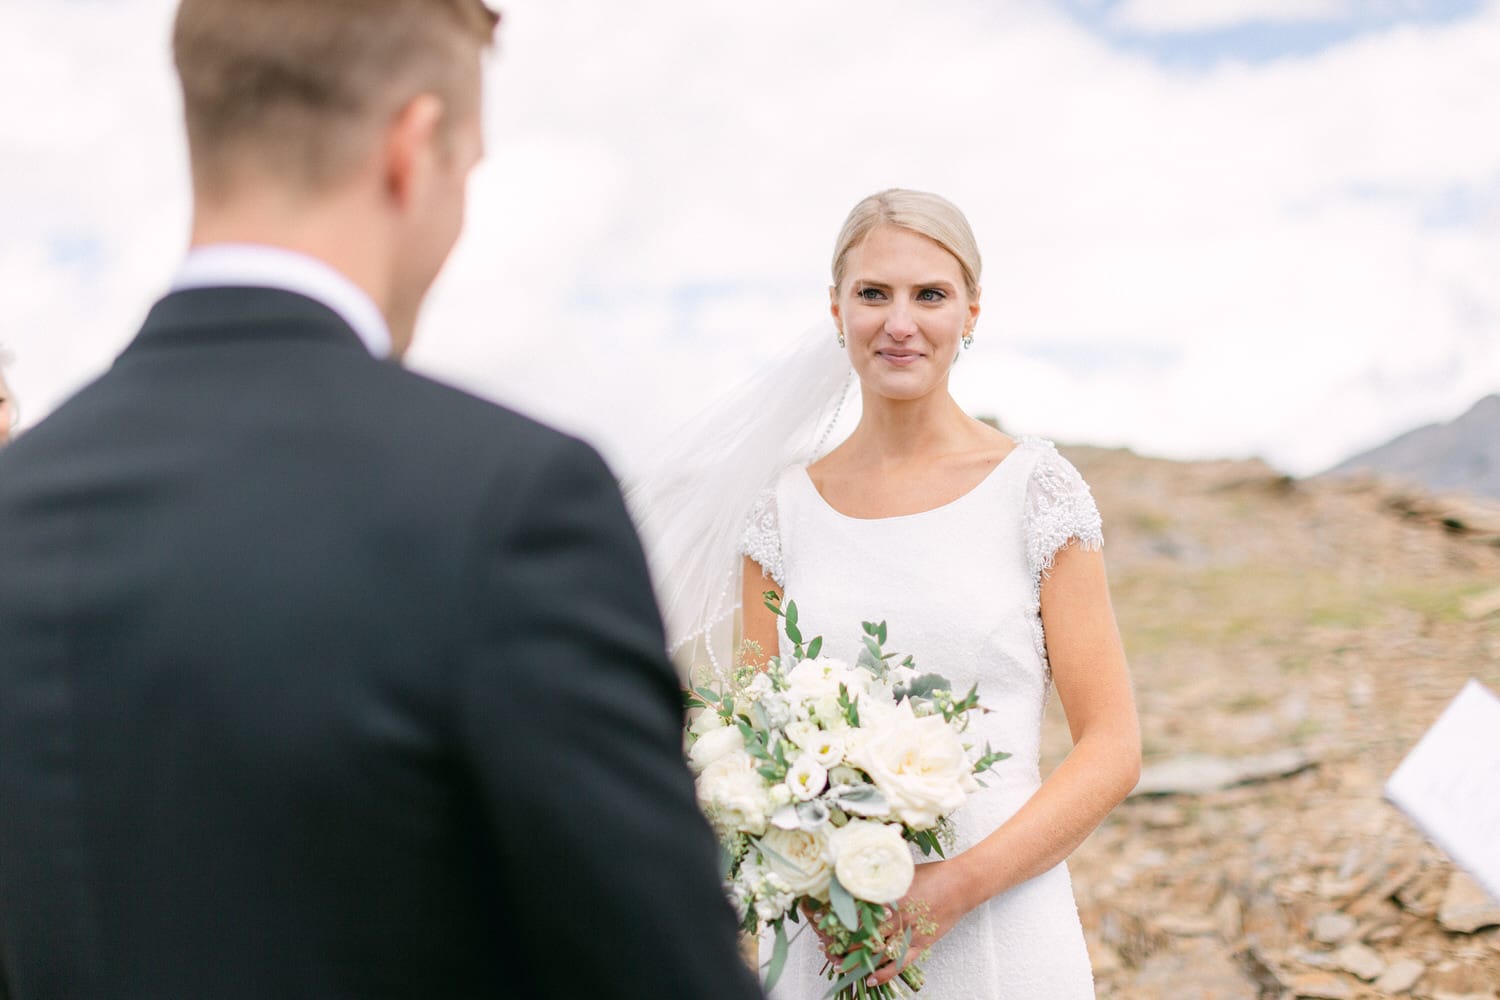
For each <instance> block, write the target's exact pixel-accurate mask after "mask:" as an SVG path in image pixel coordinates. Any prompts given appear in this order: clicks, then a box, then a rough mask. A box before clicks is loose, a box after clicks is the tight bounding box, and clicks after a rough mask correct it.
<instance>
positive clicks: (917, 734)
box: [850, 702, 979, 830]
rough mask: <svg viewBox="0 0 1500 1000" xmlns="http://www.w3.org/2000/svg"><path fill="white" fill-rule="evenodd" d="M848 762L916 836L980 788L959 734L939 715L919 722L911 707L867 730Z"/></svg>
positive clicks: (892, 714)
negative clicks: (873, 785)
mask: <svg viewBox="0 0 1500 1000" xmlns="http://www.w3.org/2000/svg"><path fill="white" fill-rule="evenodd" d="M850 760H851V761H852V762H853V763H855V764H857V765H859V766H860V767H862V768H864V770H865V773H867V774H868V775H869V776H870V779H871V780H872V781H874V782H875V787H876V788H878V789H880V791H881V792H882V793H883V794H884V795H885V798H886V801H887V802H889V803H890V806H891V813H892V815H894V816H895V817H896V818H898V819H900V820H901V822H903V823H905V824H906V825H907V826H909V827H911V828H912V829H914V830H927V829H931V828H932V827H933V826H935V825H937V821H938V820H939V819H941V818H943V817H944V816H946V815H947V814H948V813H951V812H952V811H953V810H955V809H957V808H958V807H959V806H961V805H963V803H964V800H965V799H966V798H968V796H969V793H971V792H973V791H974V790H975V789H977V788H978V787H979V784H978V782H976V781H975V780H974V775H973V772H972V765H971V764H970V763H969V758H968V755H967V754H966V753H965V752H964V745H963V741H962V740H960V739H959V737H958V734H957V733H955V732H954V731H953V729H952V728H951V727H950V726H949V725H948V723H947V722H946V721H945V720H944V719H943V717H942V716H941V715H929V716H923V717H920V718H919V717H917V716H916V715H914V714H913V712H912V709H911V703H910V702H902V703H901V705H900V707H899V708H898V709H897V710H896V711H894V712H892V713H891V715H890V717H889V718H887V719H885V720H884V721H883V722H882V723H881V724H880V725H879V726H877V727H874V728H871V729H868V730H866V731H865V734H864V738H863V740H862V741H861V742H860V743H859V744H858V746H856V747H855V748H854V749H853V750H851V751H850Z"/></svg>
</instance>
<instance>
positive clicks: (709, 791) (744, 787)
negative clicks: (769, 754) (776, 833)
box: [698, 750, 771, 837]
mask: <svg viewBox="0 0 1500 1000" xmlns="http://www.w3.org/2000/svg"><path fill="white" fill-rule="evenodd" d="M698 804H699V806H701V807H702V809H703V812H704V814H705V815H707V816H708V818H709V819H710V820H711V821H712V822H713V823H714V824H715V825H716V826H718V827H719V828H720V829H721V830H728V831H731V832H737V833H748V834H750V835H751V836H753V837H759V836H760V835H761V834H763V833H765V832H766V820H767V819H768V818H769V817H770V815H771V794H770V792H769V791H768V790H767V789H766V782H765V779H764V778H762V777H761V776H760V773H759V772H758V771H757V770H756V765H755V761H754V759H753V758H751V756H750V755H749V754H747V753H745V751H743V750H735V751H732V752H730V753H726V754H724V755H723V756H722V757H720V758H718V759H717V760H715V761H714V762H713V763H712V764H710V765H708V767H706V768H704V770H703V773H702V774H700V775H699V776H698Z"/></svg>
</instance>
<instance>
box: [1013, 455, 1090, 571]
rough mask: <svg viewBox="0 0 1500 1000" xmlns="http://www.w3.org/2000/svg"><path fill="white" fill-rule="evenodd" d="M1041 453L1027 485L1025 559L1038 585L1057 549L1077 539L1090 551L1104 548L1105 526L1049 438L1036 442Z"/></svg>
mask: <svg viewBox="0 0 1500 1000" xmlns="http://www.w3.org/2000/svg"><path fill="white" fill-rule="evenodd" d="M1035 444H1036V445H1037V446H1038V447H1040V448H1041V449H1042V454H1041V456H1040V457H1039V458H1038V459H1037V463H1036V465H1035V466H1034V467H1033V469H1032V472H1031V480H1030V481H1029V482H1028V483H1027V485H1026V507H1025V514H1024V525H1025V532H1026V561H1027V565H1028V566H1029V568H1030V569H1031V573H1032V576H1033V578H1034V579H1035V580H1036V583H1037V585H1038V587H1040V585H1041V581H1042V578H1043V577H1045V576H1046V575H1047V573H1048V572H1049V571H1051V569H1052V561H1053V559H1054V558H1055V557H1056V555H1057V553H1058V550H1060V549H1061V548H1062V547H1063V546H1065V545H1067V544H1068V542H1070V541H1072V540H1074V539H1077V540H1078V544H1079V545H1081V546H1082V547H1083V548H1085V549H1089V550H1091V551H1095V552H1097V551H1099V550H1100V549H1102V548H1103V547H1104V527H1103V523H1102V522H1101V520H1100V518H1099V508H1098V507H1097V506H1095V504H1094V495H1093V494H1092V493H1091V492H1089V487H1088V484H1087V483H1085V482H1084V481H1083V477H1082V476H1080V475H1079V474H1078V470H1077V469H1075V468H1074V467H1073V463H1071V462H1069V461H1068V460H1067V459H1066V458H1063V457H1062V455H1060V454H1058V451H1057V448H1056V446H1055V445H1053V444H1052V443H1051V442H1050V441H1036V442H1035Z"/></svg>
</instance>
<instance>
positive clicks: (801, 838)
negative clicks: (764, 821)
mask: <svg viewBox="0 0 1500 1000" xmlns="http://www.w3.org/2000/svg"><path fill="white" fill-rule="evenodd" d="M760 842H761V844H762V845H763V846H764V847H765V848H766V852H765V855H764V856H765V859H766V866H767V867H769V868H770V869H771V871H773V872H775V873H776V874H777V875H780V876H781V878H782V880H783V881H785V882H786V885H787V888H788V889H790V890H791V891H792V892H794V893H796V894H797V895H799V896H813V897H816V898H817V899H827V898H828V876H829V873H830V872H831V871H832V867H831V865H832V855H831V853H830V851H829V846H828V834H827V833H825V832H824V831H823V830H817V831H814V832H811V833H809V832H807V831H804V830H777V829H772V830H770V831H768V832H767V833H766V835H765V836H764V837H762V838H761V840H760Z"/></svg>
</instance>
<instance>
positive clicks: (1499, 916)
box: [1437, 871, 1500, 934]
mask: <svg viewBox="0 0 1500 1000" xmlns="http://www.w3.org/2000/svg"><path fill="white" fill-rule="evenodd" d="M1437 918H1438V923H1440V924H1442V925H1443V926H1444V927H1446V928H1447V929H1448V930H1450V931H1456V932H1457V933H1459V934H1472V933H1474V932H1475V931H1477V930H1479V929H1480V928H1481V927H1491V926H1494V925H1496V924H1500V903H1496V902H1495V901H1494V900H1493V899H1490V897H1489V896H1488V895H1487V894H1486V893H1485V891H1484V890H1483V889H1481V888H1480V887H1479V884H1478V883H1477V882H1475V881H1474V880H1473V879H1472V878H1470V877H1469V876H1468V875H1466V874H1464V873H1463V872H1461V871H1454V873H1453V875H1452V877H1451V878H1449V880H1448V888H1447V889H1446V890H1445V891H1444V892H1443V901H1442V903H1441V904H1440V905H1439V906H1438V915H1437Z"/></svg>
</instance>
